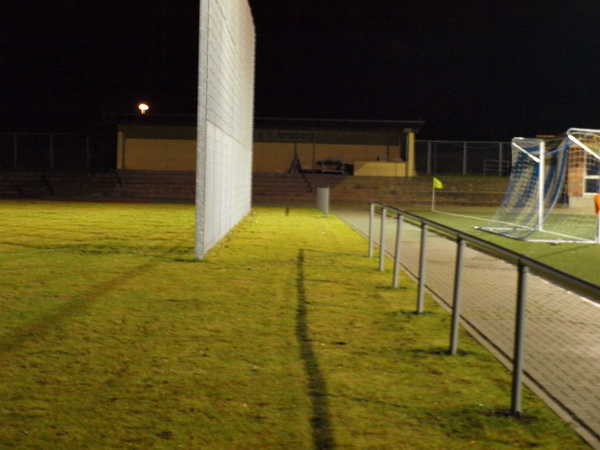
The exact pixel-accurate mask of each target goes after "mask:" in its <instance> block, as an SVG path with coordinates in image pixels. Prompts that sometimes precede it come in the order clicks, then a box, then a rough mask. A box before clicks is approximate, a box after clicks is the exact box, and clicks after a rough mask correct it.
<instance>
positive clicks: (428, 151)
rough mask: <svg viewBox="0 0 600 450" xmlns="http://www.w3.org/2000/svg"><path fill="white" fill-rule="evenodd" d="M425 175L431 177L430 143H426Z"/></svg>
mask: <svg viewBox="0 0 600 450" xmlns="http://www.w3.org/2000/svg"><path fill="white" fill-rule="evenodd" d="M427 174H428V175H431V141H427Z"/></svg>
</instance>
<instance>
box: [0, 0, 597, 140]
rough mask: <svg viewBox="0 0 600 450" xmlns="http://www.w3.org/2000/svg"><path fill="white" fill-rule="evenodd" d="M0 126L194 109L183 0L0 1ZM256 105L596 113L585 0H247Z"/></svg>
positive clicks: (555, 125)
mask: <svg viewBox="0 0 600 450" xmlns="http://www.w3.org/2000/svg"><path fill="white" fill-rule="evenodd" d="M13 3H14V4H13V5H12V6H10V7H8V8H5V9H4V10H3V12H2V13H1V14H0V108H1V110H0V131H18V130H29V131H35V130H42V129H43V130H51V131H63V130H67V131H70V130H75V129H85V128H86V127H89V126H90V124H93V122H94V121H98V120H99V118H100V115H101V113H102V112H132V113H135V112H136V105H137V102H138V101H139V100H146V101H148V102H149V103H150V104H151V105H152V108H153V109H152V111H153V112H155V113H168V114H193V113H195V109H196V84H197V59H198V56H197V49H198V43H197V38H198V2H197V0H172V1H169V2H167V1H159V0H145V1H142V0H113V1H105V2H92V1H89V0H87V1H83V0H54V1H49V0H47V1H24V2H13ZM250 5H251V8H252V11H253V15H254V20H255V25H256V35H257V55H256V92H255V112H256V115H257V116H268V117H309V118H354V119H386V120H416V119H422V120H424V121H425V122H426V126H425V127H424V129H423V131H422V133H421V136H420V137H422V138H436V139H502V140H504V139H510V138H511V137H513V136H517V135H525V136H528V135H534V134H540V133H543V134H547V133H557V132H561V131H565V130H566V129H567V128H568V127H571V126H577V127H589V128H599V127H600V105H599V103H600V102H599V101H598V97H599V96H600V82H599V79H600V77H599V71H600V11H599V10H598V8H597V5H596V3H595V1H593V0H589V1H585V0H581V1H552V0H546V1H538V0H530V1H527V2H525V1H519V2H517V1H510V0H498V1H491V0H480V1H475V0H452V1H451V0H444V1H442V0H395V1H389V0H388V1H386V2H379V1H377V0H371V1H355V0H346V1H337V0H329V1H327V0H321V1H316V0H287V1H281V0H279V1H272V0H250Z"/></svg>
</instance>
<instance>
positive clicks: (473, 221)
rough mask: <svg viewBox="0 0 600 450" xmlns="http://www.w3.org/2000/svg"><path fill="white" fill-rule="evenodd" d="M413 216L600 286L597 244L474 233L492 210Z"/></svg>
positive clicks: (436, 212) (490, 215)
mask: <svg viewBox="0 0 600 450" xmlns="http://www.w3.org/2000/svg"><path fill="white" fill-rule="evenodd" d="M412 212H414V213H415V214H417V215H420V216H422V217H427V218H429V219H431V220H434V221H436V222H439V223H442V224H444V225H446V226H449V227H451V228H454V229H456V230H460V231H464V232H466V233H469V234H471V235H473V236H477V237H479V238H481V239H484V240H487V241H490V242H494V243H496V244H498V245H500V246H502V247H505V248H508V249H511V250H513V251H515V252H517V253H521V254H523V255H527V256H529V257H531V258H533V259H536V260H538V261H541V262H543V263H545V264H548V265H549V266H552V267H555V268H557V269H560V270H562V271H564V272H566V273H569V274H571V275H574V276H576V277H578V278H582V279H584V280H587V281H590V282H592V283H595V284H598V285H600V270H598V261H599V260H600V245H598V244H590V243H558V244H556V243H546V242H526V241H521V240H517V239H511V238H507V237H503V236H499V235H496V234H493V233H489V232H485V231H481V230H477V229H475V227H479V226H485V225H486V223H487V222H488V220H489V219H490V218H491V217H492V216H493V214H494V213H493V212H492V211H490V210H489V209H482V210H480V211H479V210H477V209H474V208H471V209H469V210H466V211H460V210H451V211H443V210H441V211H440V210H436V211H435V212H432V211H423V210H415V211H412Z"/></svg>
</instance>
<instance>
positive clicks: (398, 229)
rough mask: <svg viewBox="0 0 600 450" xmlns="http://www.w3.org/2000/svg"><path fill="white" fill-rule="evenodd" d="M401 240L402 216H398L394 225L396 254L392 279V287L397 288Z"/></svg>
mask: <svg viewBox="0 0 600 450" xmlns="http://www.w3.org/2000/svg"><path fill="white" fill-rule="evenodd" d="M401 238H402V214H398V219H397V224H396V253H395V254H394V279H393V281H392V287H395V288H397V287H398V278H399V275H400V242H401Z"/></svg>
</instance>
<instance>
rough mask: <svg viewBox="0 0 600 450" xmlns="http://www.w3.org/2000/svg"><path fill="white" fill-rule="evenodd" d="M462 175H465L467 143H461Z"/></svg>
mask: <svg viewBox="0 0 600 450" xmlns="http://www.w3.org/2000/svg"><path fill="white" fill-rule="evenodd" d="M462 174H463V175H466V174H467V141H464V142H463V170H462Z"/></svg>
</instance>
